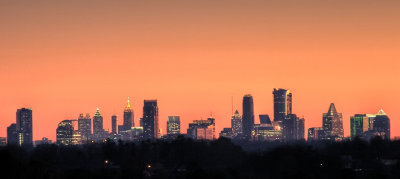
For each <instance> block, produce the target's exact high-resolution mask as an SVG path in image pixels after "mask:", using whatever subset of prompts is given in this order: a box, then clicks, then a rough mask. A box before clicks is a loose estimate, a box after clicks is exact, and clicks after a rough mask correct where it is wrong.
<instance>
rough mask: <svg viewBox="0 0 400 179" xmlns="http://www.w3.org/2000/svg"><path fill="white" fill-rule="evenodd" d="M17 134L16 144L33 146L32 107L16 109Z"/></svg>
mask: <svg viewBox="0 0 400 179" xmlns="http://www.w3.org/2000/svg"><path fill="white" fill-rule="evenodd" d="M16 127H17V135H18V145H20V146H33V140H32V109H30V108H21V109H18V110H17V125H16Z"/></svg>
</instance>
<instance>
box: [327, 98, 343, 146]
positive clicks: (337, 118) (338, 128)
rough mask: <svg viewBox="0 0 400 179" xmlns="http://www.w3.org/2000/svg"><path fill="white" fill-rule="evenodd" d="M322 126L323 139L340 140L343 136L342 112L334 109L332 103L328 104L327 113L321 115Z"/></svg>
mask: <svg viewBox="0 0 400 179" xmlns="http://www.w3.org/2000/svg"><path fill="white" fill-rule="evenodd" d="M322 128H323V130H324V134H323V135H322V138H323V139H324V140H340V139H342V138H343V136H344V131H343V119H342V113H338V112H337V111H336V107H335V104H333V103H331V104H330V106H329V110H328V113H323V115H322Z"/></svg>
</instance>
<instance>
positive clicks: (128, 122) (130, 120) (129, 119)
mask: <svg viewBox="0 0 400 179" xmlns="http://www.w3.org/2000/svg"><path fill="white" fill-rule="evenodd" d="M123 126H124V127H123V128H124V130H130V129H131V127H133V126H135V125H134V114H133V110H132V109H131V103H130V100H129V97H128V103H127V104H126V107H125V109H124V122H123Z"/></svg>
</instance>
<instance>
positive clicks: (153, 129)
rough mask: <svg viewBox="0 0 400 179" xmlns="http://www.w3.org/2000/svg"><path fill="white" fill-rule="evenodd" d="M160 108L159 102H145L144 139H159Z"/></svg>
mask: <svg viewBox="0 0 400 179" xmlns="http://www.w3.org/2000/svg"><path fill="white" fill-rule="evenodd" d="M158 130H159V128H158V106H157V100H144V106H143V137H144V139H158V138H159V136H158Z"/></svg>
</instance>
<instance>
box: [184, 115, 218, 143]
mask: <svg viewBox="0 0 400 179" xmlns="http://www.w3.org/2000/svg"><path fill="white" fill-rule="evenodd" d="M198 129H200V130H198ZM187 135H188V137H190V138H193V139H197V140H200V139H206V140H213V139H215V119H214V118H213V117H209V118H207V120H203V119H201V120H194V121H193V123H189V128H188V129H187Z"/></svg>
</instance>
